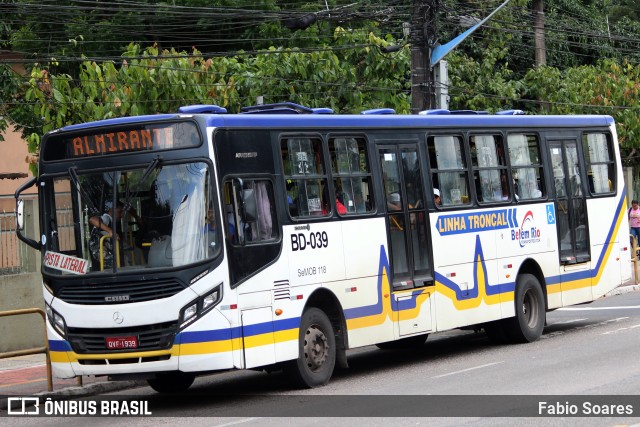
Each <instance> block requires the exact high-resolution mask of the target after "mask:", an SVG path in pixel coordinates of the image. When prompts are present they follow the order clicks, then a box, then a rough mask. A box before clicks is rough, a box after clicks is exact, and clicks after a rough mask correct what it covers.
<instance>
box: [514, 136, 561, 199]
mask: <svg viewBox="0 0 640 427" xmlns="http://www.w3.org/2000/svg"><path fill="white" fill-rule="evenodd" d="M507 147H508V151H509V160H510V162H511V174H512V176H513V179H514V184H515V191H516V200H518V201H522V200H531V199H541V198H542V197H543V196H544V194H545V189H544V186H543V183H544V179H543V175H542V157H541V155H540V146H539V144H538V138H537V137H536V136H535V135H525V134H510V135H509V136H508V137H507ZM557 191H559V190H558V189H556V192H557ZM557 194H558V195H561V193H557Z"/></svg>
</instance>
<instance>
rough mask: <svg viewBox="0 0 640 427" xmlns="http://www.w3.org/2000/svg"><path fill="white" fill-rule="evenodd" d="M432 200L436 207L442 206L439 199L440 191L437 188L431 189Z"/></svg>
mask: <svg viewBox="0 0 640 427" xmlns="http://www.w3.org/2000/svg"><path fill="white" fill-rule="evenodd" d="M433 200H434V201H435V203H436V206H442V199H441V198H440V190H438V189H437V188H434V189H433Z"/></svg>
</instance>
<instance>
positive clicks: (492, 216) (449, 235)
mask: <svg viewBox="0 0 640 427" xmlns="http://www.w3.org/2000/svg"><path fill="white" fill-rule="evenodd" d="M510 215H511V213H509V212H508V210H507V209H491V210H489V209H485V210H482V211H463V212H460V213H442V214H436V215H432V216H431V224H432V238H433V242H434V243H433V247H434V265H435V278H436V295H435V296H434V298H435V299H434V304H435V314H436V328H437V330H438V331H444V330H448V329H452V328H457V327H461V326H467V325H473V324H478V323H483V322H487V321H490V320H495V319H500V318H501V317H502V316H503V314H502V312H503V307H502V305H503V303H504V302H505V296H503V293H505V292H508V289H506V290H505V289H503V288H504V287H503V286H502V285H501V283H500V279H499V277H498V271H499V266H498V260H497V258H496V256H497V245H496V239H502V238H505V230H506V227H507V226H508V224H510V223H512V222H513V219H512V218H511V217H510ZM511 299H512V298H511ZM506 300H507V301H508V300H509V296H508V295H507V296H506Z"/></svg>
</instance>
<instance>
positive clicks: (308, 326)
mask: <svg viewBox="0 0 640 427" xmlns="http://www.w3.org/2000/svg"><path fill="white" fill-rule="evenodd" d="M335 364H336V337H335V333H334V331H333V326H331V322H330V321H329V318H328V317H327V315H326V314H325V313H324V312H323V311H322V310H320V309H318V308H315V307H311V308H309V309H307V310H305V311H304V313H302V318H301V319H300V334H299V339H298V358H297V359H295V360H291V361H289V362H287V363H286V364H285V369H284V371H285V374H286V375H287V376H288V377H289V379H290V380H291V381H292V383H293V385H294V386H295V387H298V388H313V387H319V386H323V385H325V384H327V383H328V382H329V380H330V379H331V375H332V374H333V369H334V367H335Z"/></svg>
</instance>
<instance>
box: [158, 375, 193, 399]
mask: <svg viewBox="0 0 640 427" xmlns="http://www.w3.org/2000/svg"><path fill="white" fill-rule="evenodd" d="M195 379H196V377H195V376H194V375H191V374H185V373H184V372H167V373H165V374H158V376H157V377H155V378H152V379H148V380H147V383H148V384H149V386H150V387H151V388H152V389H154V390H155V391H157V392H158V393H163V394H164V393H181V392H183V391H187V389H188V388H189V387H191V384H193V381H194V380H195Z"/></svg>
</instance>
